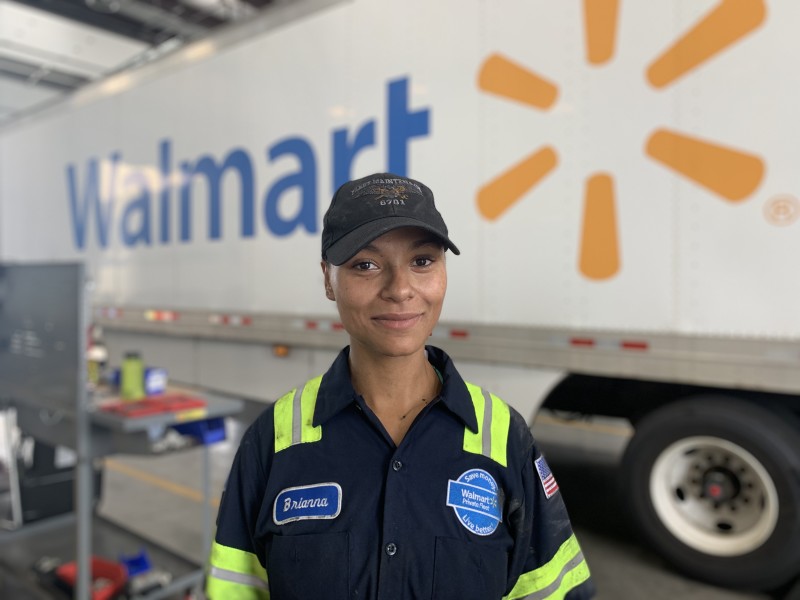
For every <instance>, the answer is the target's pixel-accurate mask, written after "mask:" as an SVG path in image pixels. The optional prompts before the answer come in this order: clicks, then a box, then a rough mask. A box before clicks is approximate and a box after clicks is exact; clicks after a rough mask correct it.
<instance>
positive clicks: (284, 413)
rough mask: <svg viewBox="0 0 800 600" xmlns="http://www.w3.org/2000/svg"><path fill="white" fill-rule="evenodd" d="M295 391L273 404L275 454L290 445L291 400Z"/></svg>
mask: <svg viewBox="0 0 800 600" xmlns="http://www.w3.org/2000/svg"><path fill="white" fill-rule="evenodd" d="M296 391H297V390H292V391H291V392H289V393H288V394H286V395H285V396H283V397H281V398H280V399H279V400H278V401H277V402H276V403H275V409H274V412H273V423H274V429H275V452H276V453H277V452H280V451H281V450H284V449H286V448H288V447H289V446H291V445H292V399H293V398H294V394H295V392H296Z"/></svg>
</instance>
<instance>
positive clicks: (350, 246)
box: [325, 217, 461, 266]
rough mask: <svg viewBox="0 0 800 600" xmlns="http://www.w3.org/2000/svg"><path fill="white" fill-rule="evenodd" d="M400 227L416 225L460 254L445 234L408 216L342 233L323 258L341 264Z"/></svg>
mask: <svg viewBox="0 0 800 600" xmlns="http://www.w3.org/2000/svg"><path fill="white" fill-rule="evenodd" d="M400 227H418V228H420V229H424V230H425V231H429V232H431V233H432V234H433V235H435V236H436V237H437V238H439V239H440V240H441V241H442V243H443V244H444V245H445V247H447V249H449V250H450V251H452V252H453V254H461V252H460V251H459V249H458V248H456V245H455V244H454V243H453V242H451V241H450V238H448V237H447V236H446V235H444V234H443V233H442V232H441V231H438V230H437V229H436V228H435V227H432V226H431V225H429V224H428V223H425V222H424V221H418V220H417V219H412V218H410V217H386V218H383V219H376V220H374V221H370V222H369V223H364V224H363V225H361V226H360V227H356V228H355V229H354V230H353V231H351V232H349V233H348V234H346V235H344V236H343V237H341V238H340V239H338V240H336V241H335V242H334V243H333V244H331V245H330V247H329V248H328V249H327V251H326V252H325V259H326V260H327V261H328V262H330V263H331V264H332V265H337V266H338V265H341V264H342V263H344V262H345V261H347V260H348V259H350V258H352V257H353V256H355V254H356V252H358V251H359V250H361V249H362V248H363V247H364V246H366V245H367V244H369V243H370V242H371V241H373V240H375V239H377V238H379V237H380V236H382V235H383V234H384V233H388V232H390V231H392V230H394V229H398V228H400Z"/></svg>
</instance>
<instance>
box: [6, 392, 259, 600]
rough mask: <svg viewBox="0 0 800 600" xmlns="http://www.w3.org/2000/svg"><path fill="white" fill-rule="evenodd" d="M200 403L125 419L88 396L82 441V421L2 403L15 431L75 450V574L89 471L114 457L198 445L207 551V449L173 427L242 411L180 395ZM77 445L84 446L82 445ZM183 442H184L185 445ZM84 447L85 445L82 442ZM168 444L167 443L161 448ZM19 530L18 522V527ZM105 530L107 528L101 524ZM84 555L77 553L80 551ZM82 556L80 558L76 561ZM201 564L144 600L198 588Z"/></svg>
mask: <svg viewBox="0 0 800 600" xmlns="http://www.w3.org/2000/svg"><path fill="white" fill-rule="evenodd" d="M184 393H187V394H192V395H195V396H198V397H200V398H202V399H203V400H204V401H205V405H204V406H203V407H202V408H198V407H192V408H188V409H186V410H183V411H181V410H179V411H176V412H163V413H157V414H148V415H144V416H137V417H126V416H122V415H119V414H115V413H114V412H109V411H106V410H102V409H101V408H100V406H101V405H102V404H104V403H106V402H108V401H110V400H112V399H111V398H110V397H109V396H108V395H107V394H105V395H103V394H97V395H96V396H94V397H93V396H91V395H90V397H89V402H88V403H87V406H88V407H89V411H88V417H89V418H88V425H89V432H88V433H89V435H87V436H83V437H82V436H81V433H80V426H81V423H80V421H81V420H82V419H81V418H77V419H76V418H75V413H71V412H66V411H65V412H59V411H53V410H49V409H45V408H39V407H35V406H33V405H31V404H30V403H21V404H17V405H14V404H11V405H9V404H7V405H6V406H5V407H4V408H6V409H8V408H14V409H15V411H16V419H17V426H18V427H19V428H20V429H21V430H22V431H23V432H24V433H25V434H26V435H30V436H31V437H33V438H34V439H37V440H41V441H43V442H45V443H47V444H50V445H53V446H65V447H67V448H73V449H76V450H77V452H78V458H77V463H76V467H75V469H76V479H75V485H76V488H75V489H76V493H75V498H76V502H75V518H74V528H75V537H76V538H77V540H79V543H78V544H77V546H78V552H77V554H78V556H77V557H76V562H77V565H78V570H79V572H80V571H81V569H88V564H89V562H88V561H89V557H90V554H91V552H90V549H91V545H92V537H93V536H92V529H93V527H94V526H95V524H96V523H97V517H95V516H94V515H93V508H92V504H93V499H94V490H93V483H92V481H93V477H92V469H93V466H92V464H93V462H94V460H95V459H98V458H103V457H106V456H110V455H113V454H144V455H147V454H150V455H156V454H163V453H164V452H169V451H174V450H177V449H180V448H183V447H187V446H196V445H202V450H203V451H202V456H203V459H202V460H203V464H202V493H203V525H202V526H203V538H202V539H203V547H204V549H205V554H206V555H207V553H208V550H209V549H210V546H211V535H212V533H211V520H212V518H213V515H212V513H211V477H210V450H209V445H208V444H198V443H196V442H195V441H194V440H193V439H192V440H187V439H186V436H181V435H179V434H177V433H176V432H175V430H174V429H173V426H175V425H186V424H191V423H195V424H198V423H201V422H204V421H208V420H211V419H221V418H225V417H228V416H231V415H234V414H236V413H238V412H239V411H241V410H242V408H243V405H244V403H243V401H242V400H239V399H235V398H230V397H223V396H221V395H218V394H210V393H197V392H194V391H184ZM170 439H171V440H173V441H174V440H179V441H180V442H181V443H180V444H175V443H174V442H173V443H169V440H170ZM81 440H83V441H84V444H83V446H82V445H81ZM187 441H188V443H187ZM87 442H88V443H87ZM165 442H167V443H165ZM18 525H22V523H21V522H20V523H18ZM35 525H36V527H33V526H22V527H21V528H20V529H19V530H18V531H15V532H13V534H14V535H25V530H26V529H27V528H28V527H31V528H32V529H31V531H32V532H34V530H35V531H36V532H38V531H39V530H40V529H41V527H42V526H40V525H39V524H35ZM102 525H103V526H104V527H106V524H105V523H103V524H102ZM4 538H5V539H7V540H9V541H10V540H12V539H13V535H6V534H0V545H2V544H3V543H4V541H5V540H4ZM82 548H83V549H84V552H81V549H82ZM81 554H84V556H81ZM203 576H204V573H203V568H202V565H201V566H198V567H197V568H196V569H195V570H194V571H192V572H189V573H186V574H183V575H182V576H180V577H178V578H176V579H175V580H174V581H173V582H172V583H171V584H170V585H169V586H168V587H167V588H163V589H160V590H156V591H155V592H152V593H150V594H148V595H147V596H143V597H142V598H147V599H148V600H158V599H160V598H166V597H168V596H169V595H170V594H174V593H176V592H177V591H179V590H185V589H192V588H195V587H197V586H199V585H200V584H201V582H202V580H203Z"/></svg>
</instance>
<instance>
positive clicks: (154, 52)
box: [0, 0, 271, 125]
mask: <svg viewBox="0 0 800 600" xmlns="http://www.w3.org/2000/svg"><path fill="white" fill-rule="evenodd" d="M270 2H271V0H0V125H3V124H7V123H9V122H11V121H13V120H15V119H17V118H19V117H21V116H23V115H25V114H28V113H30V112H33V111H35V110H38V109H40V108H43V107H45V106H47V105H49V104H52V103H54V102H57V101H58V100H60V99H61V98H63V97H64V96H65V95H67V94H69V93H70V92H72V91H73V90H76V89H78V88H80V87H82V86H84V85H86V84H88V83H90V82H93V81H97V80H99V79H102V78H104V77H107V76H109V75H111V74H114V73H117V72H119V71H122V70H124V69H126V68H130V67H134V66H139V65H141V64H144V63H146V62H150V61H152V60H154V59H156V58H159V57H160V56H163V55H164V54H166V53H168V52H172V51H174V50H175V49H177V48H178V47H180V46H183V45H184V44H187V43H188V42H193V41H196V40H198V39H200V38H202V37H204V36H205V35H207V34H209V33H210V32H211V31H212V30H215V29H217V28H220V27H222V26H224V25H226V24H229V23H232V22H236V21H242V20H244V19H248V18H250V17H252V16H253V15H255V13H256V12H258V11H259V10H261V9H262V8H264V7H265V6H266V5H267V4H269V3H270Z"/></svg>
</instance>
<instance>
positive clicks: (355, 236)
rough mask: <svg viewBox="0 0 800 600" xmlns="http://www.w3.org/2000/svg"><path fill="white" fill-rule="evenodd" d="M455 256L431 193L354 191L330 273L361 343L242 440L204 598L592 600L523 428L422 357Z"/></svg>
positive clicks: (446, 363)
mask: <svg viewBox="0 0 800 600" xmlns="http://www.w3.org/2000/svg"><path fill="white" fill-rule="evenodd" d="M446 250H450V251H451V252H452V253H453V254H459V250H458V248H456V246H455V245H454V244H453V242H452V241H450V239H449V238H448V233H447V227H446V225H445V223H444V221H443V219H442V217H441V215H440V214H439V212H438V211H437V209H436V207H435V205H434V199H433V193H432V192H431V190H430V189H429V188H428V187H426V186H425V185H424V184H422V183H420V182H418V181H415V180H412V179H408V178H406V177H400V176H396V175H392V174H389V173H378V174H374V175H370V176H368V177H365V178H363V179H358V180H355V181H350V182H347V183H345V184H344V185H343V186H342V187H341V188H339V190H337V192H336V193H335V195H334V197H333V200H332V202H331V205H330V207H329V209H328V211H327V213H326V214H325V217H324V221H323V232H322V271H323V274H324V280H325V294H326V296H327V297H328V298H329V299H330V300H332V301H334V302H336V306H337V308H338V311H339V315H340V318H341V322H342V324H343V325H344V328H345V330H346V331H347V333H348V334H349V337H350V345H349V346H348V347H346V348H344V349H343V350H342V351H341V352H340V353H339V355H338V357H337V358H336V360H335V361H334V362H333V364H332V365H331V367H330V369H329V370H328V371H327V372H326V373H325V374H324V375H322V376H321V377H316V378H314V379H311V380H309V381H307V382H306V383H305V384H304V385H301V386H299V387H297V388H296V389H294V390H292V391H290V392H289V393H288V394H286V395H285V396H283V397H282V398H280V399H279V400H278V401H277V402H276V403H275V405H274V406H272V407H270V408H269V409H267V410H265V411H264V413H262V414H261V416H260V417H259V418H258V419H257V420H256V421H255V422H254V423H253V424H252V425H251V427H250V428H249V429H248V431H247V432H246V433H245V435H244V437H243V438H242V441H241V445H240V447H239V450H238V452H237V455H236V458H235V459H234V462H233V466H232V468H231V472H230V475H229V477H228V481H227V484H226V489H225V492H224V494H223V498H222V502H221V505H220V509H219V516H218V519H217V532H216V537H215V540H214V543H213V547H212V551H211V559H210V565H209V571H208V574H207V575H208V576H207V581H206V594H207V596H208V597H209V598H211V599H212V600H228V599H233V598H272V599H273V600H287V599H302V600H318V599H332V600H337V599H340V598H342V599H344V598H363V599H365V600H367V599H386V600H403V599H409V600H411V599H415V600H416V599H431V598H432V599H435V600H447V599H450V598H452V599H458V600H469V599H473V598H474V599H475V600H500V599H501V598H509V599H516V598H537V599H538V598H568V599H571V600H576V599H583V598H589V597H591V596H592V595H593V585H592V581H591V579H590V576H589V569H588V567H587V565H586V561H585V560H584V558H583V554H582V552H581V549H580V547H579V545H578V542H577V540H576V539H575V535H574V534H573V532H572V529H571V526H570V522H569V517H568V516H567V512H566V509H565V507H564V504H563V502H562V499H561V495H560V493H559V492H558V485H557V484H556V482H555V479H553V477H552V474H551V473H550V471H549V469H548V467H547V463H546V462H545V460H544V458H543V457H542V456H541V454H540V452H539V450H538V449H537V447H536V445H535V443H534V441H533V438H532V436H531V433H530V431H529V429H528V426H527V425H526V423H525V421H524V419H523V418H522V417H521V416H520V415H519V414H518V413H517V412H516V411H514V409H512V408H510V407H509V406H508V405H507V404H505V403H504V402H503V401H502V400H500V399H499V398H497V397H496V396H494V395H493V394H491V393H490V392H488V391H487V390H484V389H481V388H480V387H478V386H476V385H473V384H471V383H467V382H465V381H464V380H463V379H462V378H461V376H460V375H459V373H458V371H457V370H456V368H455V366H454V364H453V362H452V360H451V359H450V358H449V357H448V356H447V354H445V353H444V352H443V351H442V350H440V349H438V348H435V347H433V346H426V345H425V344H426V341H427V340H428V337H429V336H430V334H431V332H432V330H433V328H434V327H435V326H436V324H437V322H438V320H439V314H440V312H441V310H442V303H443V301H444V296H445V291H446V288H447V269H446V260H445V252H446Z"/></svg>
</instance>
